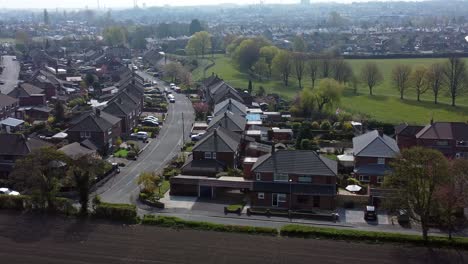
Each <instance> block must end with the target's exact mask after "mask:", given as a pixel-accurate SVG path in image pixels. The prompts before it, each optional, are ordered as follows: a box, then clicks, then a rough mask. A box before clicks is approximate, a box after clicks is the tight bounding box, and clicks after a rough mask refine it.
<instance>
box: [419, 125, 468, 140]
mask: <svg viewBox="0 0 468 264" xmlns="http://www.w3.org/2000/svg"><path fill="white" fill-rule="evenodd" d="M416 138H419V139H457V140H468V124H466V123H462V122H435V123H433V124H430V125H427V126H425V127H424V128H423V129H421V131H419V133H417V134H416Z"/></svg>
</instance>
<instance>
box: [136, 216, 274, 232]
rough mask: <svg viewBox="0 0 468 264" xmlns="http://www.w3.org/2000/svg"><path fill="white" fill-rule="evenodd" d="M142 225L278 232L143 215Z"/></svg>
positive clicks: (268, 229)
mask: <svg viewBox="0 0 468 264" xmlns="http://www.w3.org/2000/svg"><path fill="white" fill-rule="evenodd" d="M142 224H145V225H156V226H163V227H171V228H182V229H184V228H187V229H196V230H209V231H218V232H230V233H247V234H262V235H270V236H276V235H277V234H278V230H276V229H275V228H269V227H253V226H238V225H223V224H214V223H208V222H198V221H186V220H183V219H180V218H177V217H172V216H155V215H145V216H144V217H143V220H142Z"/></svg>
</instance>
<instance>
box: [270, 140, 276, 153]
mask: <svg viewBox="0 0 468 264" xmlns="http://www.w3.org/2000/svg"><path fill="white" fill-rule="evenodd" d="M275 151H276V149H275V143H272V144H271V154H273V153H275Z"/></svg>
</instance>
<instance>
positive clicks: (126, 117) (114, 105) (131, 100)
mask: <svg viewBox="0 0 468 264" xmlns="http://www.w3.org/2000/svg"><path fill="white" fill-rule="evenodd" d="M102 111H103V112H106V113H108V114H111V115H113V116H116V117H118V118H120V119H121V125H120V127H121V129H122V135H124V136H129V135H130V134H131V133H133V129H134V128H135V127H136V126H137V124H138V118H139V116H140V114H141V102H140V100H139V99H137V98H135V97H133V96H132V95H130V94H128V93H127V92H120V93H118V94H117V95H116V96H115V97H114V98H112V99H111V100H110V101H109V102H108V103H107V106H106V107H104V108H103V110H102Z"/></svg>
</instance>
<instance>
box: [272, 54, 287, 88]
mask: <svg viewBox="0 0 468 264" xmlns="http://www.w3.org/2000/svg"><path fill="white" fill-rule="evenodd" d="M272 63H273V71H274V72H276V73H277V74H278V75H279V76H281V79H282V80H283V83H284V86H288V84H289V76H290V75H291V68H292V66H291V64H292V63H291V55H290V54H289V52H287V51H283V50H282V51H280V52H278V53H277V54H276V56H275V58H274V59H273V62H272Z"/></svg>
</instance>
